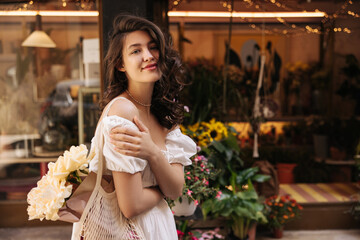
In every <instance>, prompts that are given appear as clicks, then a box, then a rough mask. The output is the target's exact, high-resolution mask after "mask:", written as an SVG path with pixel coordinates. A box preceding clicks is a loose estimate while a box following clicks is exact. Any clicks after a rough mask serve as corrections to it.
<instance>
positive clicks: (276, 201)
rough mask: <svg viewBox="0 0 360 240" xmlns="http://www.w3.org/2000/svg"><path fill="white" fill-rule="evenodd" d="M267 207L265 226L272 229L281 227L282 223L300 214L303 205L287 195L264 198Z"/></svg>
mask: <svg viewBox="0 0 360 240" xmlns="http://www.w3.org/2000/svg"><path fill="white" fill-rule="evenodd" d="M265 206H266V208H267V211H266V216H267V220H268V224H267V226H268V227H269V228H270V229H272V230H275V229H282V228H283V227H284V225H285V224H286V223H288V222H290V221H291V220H294V219H295V218H297V217H299V216H300V212H301V210H302V209H303V207H302V206H301V205H300V204H298V203H297V202H296V200H295V199H293V198H291V197H290V196H289V195H284V196H281V197H279V196H277V195H275V196H272V197H269V198H267V199H266V200H265Z"/></svg>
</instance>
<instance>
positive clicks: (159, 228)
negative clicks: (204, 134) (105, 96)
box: [73, 98, 196, 240]
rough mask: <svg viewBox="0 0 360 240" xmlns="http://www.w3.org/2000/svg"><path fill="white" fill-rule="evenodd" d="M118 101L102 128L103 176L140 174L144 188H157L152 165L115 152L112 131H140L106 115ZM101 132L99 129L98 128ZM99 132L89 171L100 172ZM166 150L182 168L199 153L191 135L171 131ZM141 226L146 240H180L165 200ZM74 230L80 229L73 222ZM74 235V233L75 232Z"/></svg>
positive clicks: (143, 217) (142, 217)
mask: <svg viewBox="0 0 360 240" xmlns="http://www.w3.org/2000/svg"><path fill="white" fill-rule="evenodd" d="M117 99H119V98H115V99H113V101H111V102H110V104H109V106H108V107H107V111H106V114H105V116H104V117H103V119H102V121H101V124H102V126H103V134H104V147H103V154H104V157H105V162H106V170H105V172H104V174H108V175H111V171H118V172H127V173H131V174H134V173H136V172H141V175H142V184H143V187H151V186H156V185H158V184H157V182H156V179H155V176H154V174H153V173H152V171H151V169H150V165H149V164H148V162H147V161H146V160H144V159H140V158H136V157H131V156H125V155H122V154H120V153H118V152H116V151H115V150H114V146H113V145H112V144H111V143H110V137H109V134H110V131H111V129H112V128H114V127H116V126H127V127H131V128H137V126H136V125H135V124H134V123H133V122H131V121H129V120H127V119H125V118H121V117H118V116H107V112H108V109H110V106H111V104H112V103H113V102H114V101H115V100H117ZM98 129H99V128H98ZM98 129H97V131H96V133H95V136H94V137H93V139H92V141H91V151H95V157H94V158H93V159H92V160H91V161H90V167H89V168H90V171H94V172H96V171H97V166H98V156H99V153H98V149H99V148H98V143H99V140H100V138H99V137H100V136H101V135H100V131H99V130H98ZM165 145H166V150H163V153H164V155H165V156H166V158H167V159H168V161H169V163H180V164H182V165H183V166H187V165H191V160H190V157H191V156H193V155H194V154H195V153H196V144H195V143H194V141H193V140H192V139H191V138H189V137H188V136H186V135H184V134H182V133H181V131H180V129H175V130H172V131H171V132H169V133H168V134H167V136H166V139H165ZM135 218H136V219H137V221H138V223H139V224H140V226H141V227H142V230H143V232H144V234H145V237H146V239H147V240H173V239H178V237H177V232H176V226H175V220H174V216H173V214H172V212H171V210H170V208H169V206H168V204H167V203H166V201H165V200H162V201H160V203H159V204H158V205H157V206H155V207H154V208H152V209H150V210H148V211H147V212H144V213H142V214H140V215H138V216H136V217H135ZM73 227H74V228H76V227H79V226H77V224H76V223H74V226H73ZM73 232H74V231H73Z"/></svg>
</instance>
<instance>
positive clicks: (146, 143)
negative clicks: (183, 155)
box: [111, 116, 184, 200]
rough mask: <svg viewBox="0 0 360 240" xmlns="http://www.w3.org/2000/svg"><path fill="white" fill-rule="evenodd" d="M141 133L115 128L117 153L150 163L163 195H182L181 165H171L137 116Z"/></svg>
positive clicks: (114, 136) (114, 141)
mask: <svg viewBox="0 0 360 240" xmlns="http://www.w3.org/2000/svg"><path fill="white" fill-rule="evenodd" d="M134 122H135V124H136V125H137V126H138V128H139V131H137V130H134V129H128V128H114V129H113V133H112V134H111V138H112V140H113V141H112V143H113V144H114V145H115V146H116V151H117V152H119V153H121V154H124V155H128V156H134V157H138V158H142V159H146V160H148V162H149V165H150V167H151V170H152V171H153V173H154V175H155V178H156V181H157V182H158V184H159V187H160V189H161V191H162V193H163V194H164V195H165V196H167V197H169V198H170V199H173V200H174V199H176V198H178V197H179V196H181V195H182V189H183V186H184V172H183V167H182V165H181V164H169V162H168V160H167V159H166V157H165V156H164V154H163V153H162V151H161V150H160V149H159V147H158V146H157V145H156V144H155V143H154V142H153V140H152V139H151V136H150V134H149V130H148V129H147V127H146V126H145V125H144V124H143V123H142V122H141V121H140V120H139V119H138V118H137V117H136V116H135V117H134Z"/></svg>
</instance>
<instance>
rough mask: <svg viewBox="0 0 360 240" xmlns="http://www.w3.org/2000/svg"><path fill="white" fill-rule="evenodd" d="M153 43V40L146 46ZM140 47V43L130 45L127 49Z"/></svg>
mask: <svg viewBox="0 0 360 240" xmlns="http://www.w3.org/2000/svg"><path fill="white" fill-rule="evenodd" d="M153 43H156V42H155V40H151V41H150V42H148V43H147V44H153ZM139 46H141V44H140V43H134V44H131V45H130V46H129V47H128V49H130V48H132V47H139Z"/></svg>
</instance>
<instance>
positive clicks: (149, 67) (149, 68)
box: [143, 63, 157, 70]
mask: <svg viewBox="0 0 360 240" xmlns="http://www.w3.org/2000/svg"><path fill="white" fill-rule="evenodd" d="M156 68H157V64H156V63H154V64H149V65H147V66H146V67H144V68H143V70H155V69H156Z"/></svg>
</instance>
